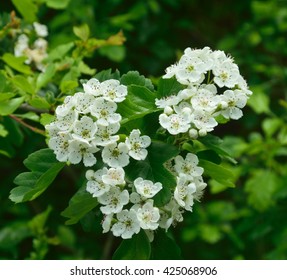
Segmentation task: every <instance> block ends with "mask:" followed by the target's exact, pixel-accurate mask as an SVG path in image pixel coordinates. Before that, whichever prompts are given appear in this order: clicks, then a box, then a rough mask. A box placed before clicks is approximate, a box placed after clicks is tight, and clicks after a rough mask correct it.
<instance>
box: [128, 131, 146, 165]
mask: <svg viewBox="0 0 287 280" xmlns="http://www.w3.org/2000/svg"><path fill="white" fill-rule="evenodd" d="M125 143H126V145H127V147H128V149H129V155H130V156H131V157H132V158H134V159H136V160H144V159H145V158H146V156H147V154H148V152H147V150H146V149H145V148H147V147H148V146H149V145H150V144H151V139H150V137H149V136H147V135H144V136H140V130H139V129H133V130H132V132H131V133H130V136H129V137H128V138H126V141H125Z"/></svg>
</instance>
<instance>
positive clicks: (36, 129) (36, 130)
mask: <svg viewBox="0 0 287 280" xmlns="http://www.w3.org/2000/svg"><path fill="white" fill-rule="evenodd" d="M9 117H10V118H11V119H13V120H15V121H16V122H18V123H20V124H22V125H23V126H25V127H27V128H29V129H30V130H32V131H33V132H35V133H38V134H41V135H43V136H46V133H45V131H44V130H42V129H39V128H37V127H34V126H31V125H29V124H27V123H25V122H24V121H23V120H21V119H20V118H18V117H16V116H15V115H9Z"/></svg>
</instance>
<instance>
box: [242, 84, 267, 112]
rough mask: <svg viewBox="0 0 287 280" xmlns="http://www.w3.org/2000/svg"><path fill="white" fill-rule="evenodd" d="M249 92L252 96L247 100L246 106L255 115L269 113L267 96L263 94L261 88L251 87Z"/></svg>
mask: <svg viewBox="0 0 287 280" xmlns="http://www.w3.org/2000/svg"><path fill="white" fill-rule="evenodd" d="M251 91H252V92H253V94H252V95H251V96H250V98H249V99H248V102H247V104H248V105H249V106H250V107H251V108H252V109H253V110H254V112H256V113H257V114H262V113H266V114H269V113H270V108H269V103H270V99H269V96H268V95H267V94H266V92H264V89H263V88H262V87H261V86H257V87H252V88H251Z"/></svg>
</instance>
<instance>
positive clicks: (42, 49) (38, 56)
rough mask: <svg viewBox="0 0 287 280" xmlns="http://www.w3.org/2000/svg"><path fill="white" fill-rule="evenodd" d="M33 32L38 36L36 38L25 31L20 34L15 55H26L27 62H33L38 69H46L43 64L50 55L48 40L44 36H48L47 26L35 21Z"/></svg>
mask: <svg viewBox="0 0 287 280" xmlns="http://www.w3.org/2000/svg"><path fill="white" fill-rule="evenodd" d="M33 33H35V36H36V37H37V38H36V39H35V40H32V39H31V38H32V37H34V36H32V35H31V36H27V35H26V34H25V33H22V34H21V35H19V36H18V38H17V41H16V44H15V48H14V55H15V56H16V57H20V56H25V57H26V58H27V59H26V61H25V63H26V64H31V63H32V62H33V63H34V64H35V66H36V68H37V69H38V70H40V71H44V70H45V65H44V64H43V60H44V59H45V58H47V56H48V55H47V47H48V42H47V41H46V40H45V39H44V37H46V36H48V29H47V26H46V25H43V24H40V23H38V22H34V23H33ZM31 40H32V42H31Z"/></svg>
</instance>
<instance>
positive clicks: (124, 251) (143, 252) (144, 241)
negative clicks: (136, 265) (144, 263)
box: [113, 230, 151, 260]
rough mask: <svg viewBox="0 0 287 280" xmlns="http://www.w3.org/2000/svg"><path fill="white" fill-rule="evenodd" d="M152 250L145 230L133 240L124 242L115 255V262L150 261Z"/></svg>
mask: <svg viewBox="0 0 287 280" xmlns="http://www.w3.org/2000/svg"><path fill="white" fill-rule="evenodd" d="M150 254H151V248H150V242H149V240H148V237H147V235H146V234H145V232H144V231H143V230H141V231H140V233H139V234H137V235H135V236H133V238H131V239H126V240H123V241H122V242H121V244H120V246H119V247H118V249H117V250H116V251H115V253H114V255H113V259H114V260H148V259H149V258H150Z"/></svg>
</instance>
